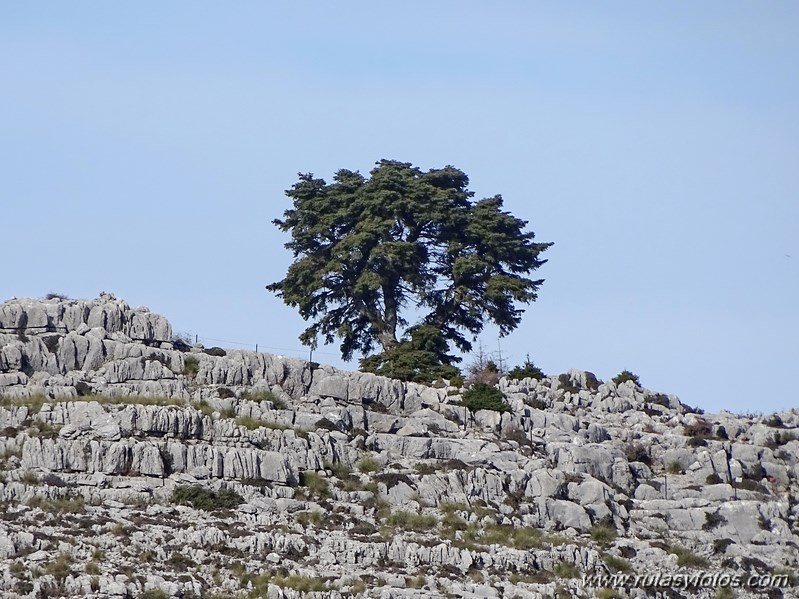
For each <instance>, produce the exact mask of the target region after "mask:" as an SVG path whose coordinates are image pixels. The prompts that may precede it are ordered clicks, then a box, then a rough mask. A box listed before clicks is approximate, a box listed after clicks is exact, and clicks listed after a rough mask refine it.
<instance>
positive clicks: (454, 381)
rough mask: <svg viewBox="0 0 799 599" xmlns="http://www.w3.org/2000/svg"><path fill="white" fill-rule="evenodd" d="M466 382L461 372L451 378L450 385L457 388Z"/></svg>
mask: <svg viewBox="0 0 799 599" xmlns="http://www.w3.org/2000/svg"><path fill="white" fill-rule="evenodd" d="M465 384H466V381H464V380H463V377H462V376H461V375H459V374H456V375H455V376H453V377H452V378H451V379H449V386H450V387H455V388H456V389H461V388H462V387H463V386H464V385H465Z"/></svg>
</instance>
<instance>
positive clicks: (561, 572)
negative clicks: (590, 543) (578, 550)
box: [553, 561, 580, 578]
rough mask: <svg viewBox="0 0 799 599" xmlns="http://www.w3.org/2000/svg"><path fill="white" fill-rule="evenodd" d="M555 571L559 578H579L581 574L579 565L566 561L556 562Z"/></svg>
mask: <svg viewBox="0 0 799 599" xmlns="http://www.w3.org/2000/svg"><path fill="white" fill-rule="evenodd" d="M553 571H554V573H555V576H557V577H558V578H577V577H578V576H579V575H580V569H579V568H578V567H577V566H575V565H574V564H570V563H568V562H564V561H560V562H558V563H557V564H555V568H554V570H553Z"/></svg>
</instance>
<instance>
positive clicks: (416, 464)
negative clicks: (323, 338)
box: [0, 294, 799, 599]
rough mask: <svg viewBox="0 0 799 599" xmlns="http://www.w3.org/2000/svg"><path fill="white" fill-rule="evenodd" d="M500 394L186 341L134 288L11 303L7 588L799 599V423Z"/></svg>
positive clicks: (589, 390)
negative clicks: (482, 402) (130, 301)
mask: <svg viewBox="0 0 799 599" xmlns="http://www.w3.org/2000/svg"><path fill="white" fill-rule="evenodd" d="M499 388H500V390H501V391H502V392H503V393H504V395H505V401H506V402H507V404H508V406H509V407H510V410H509V411H506V412H504V413H499V412H496V411H488V410H480V411H476V412H472V411H470V410H468V409H467V408H465V407H463V406H462V405H460V400H461V399H462V396H461V392H462V390H461V389H456V388H451V387H447V386H446V384H445V383H443V382H442V385H441V386H440V387H439V388H431V387H425V386H421V385H416V384H405V383H401V382H398V381H393V380H389V379H385V378H381V377H378V376H374V375H371V374H363V373H357V372H343V371H339V370H336V369H334V368H331V367H328V366H320V365H318V364H314V363H309V362H305V361H301V360H296V359H286V358H282V357H280V356H274V355H270V354H264V353H255V352H249V351H230V350H228V351H225V350H221V349H219V348H213V349H204V348H203V347H201V346H194V347H188V346H186V345H184V344H181V343H174V342H173V339H172V332H171V327H170V324H169V322H168V321H167V320H166V319H165V318H164V317H162V316H158V315H155V314H152V313H150V312H149V311H148V310H147V309H145V308H136V309H132V308H131V307H130V306H128V305H127V304H126V303H125V302H124V301H121V300H118V299H116V298H114V297H113V296H110V295H105V294H104V295H102V296H101V297H100V298H98V299H96V300H92V301H77V300H64V299H59V298H56V299H52V300H31V299H21V300H17V299H15V300H11V301H8V302H6V303H5V304H3V305H1V306H0V395H1V396H2V399H0V499H1V500H2V509H0V594H2V596H4V597H59V596H69V597H72V596H81V597H83V596H86V597H149V598H151V599H153V598H158V597H216V598H222V597H230V598H234V597H235V598H239V597H241V598H243V597H269V598H270V599H277V598H281V597H285V598H295V597H317V598H322V597H324V598H331V599H333V598H340V597H341V598H343V597H381V598H386V599H389V598H397V599H399V598H408V599H410V598H419V599H422V598H432V597H505V598H508V599H510V598H516V597H518V598H522V599H527V598H531V599H532V598H536V599H538V598H543V597H557V598H564V597H586V598H588V597H601V598H605V599H609V598H611V597H673V598H678V597H694V596H700V597H718V598H721V597H797V596H799V595H797V590H796V587H795V586H793V585H794V580H793V574H794V572H795V571H796V567H797V562H799V545H798V543H799V524H798V523H797V516H798V515H799V508H798V507H797V498H798V497H799V483H797V477H799V440H797V438H799V429H797V427H799V412H798V411H796V410H793V411H790V412H786V413H782V414H779V415H767V416H748V417H744V416H736V415H733V414H730V413H726V412H723V413H721V414H712V415H711V414H699V413H696V412H695V411H694V410H691V409H690V408H687V407H686V406H684V405H682V404H681V403H680V402H679V401H678V399H677V398H676V397H674V396H671V395H663V394H659V393H654V392H651V391H649V390H647V389H644V388H641V387H639V386H636V385H635V384H634V383H633V382H632V381H630V382H625V383H623V384H620V385H616V384H614V383H612V382H604V383H603V382H601V381H598V380H596V378H595V377H594V376H593V375H591V373H588V372H580V371H570V372H568V373H565V374H563V375H560V376H555V377H550V378H544V379H542V380H535V379H526V380H522V381H518V380H516V381H509V380H504V379H503V380H501V381H500V383H499ZM753 409H757V405H756V402H755V400H754V399H753ZM611 575H613V576H611ZM760 575H766V576H760ZM625 576H627V577H628V578H624V577H625ZM714 576H715V578H713V579H712V580H711V578H712V577H714ZM666 577H671V579H670V580H669V579H667V578H666ZM725 582H730V583H732V584H734V583H735V582H738V583H739V584H738V585H735V586H737V587H738V588H726V587H724V586H723V584H725ZM755 585H760V586H762V587H763V588H754V587H755Z"/></svg>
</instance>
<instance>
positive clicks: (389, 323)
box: [378, 285, 399, 351]
mask: <svg viewBox="0 0 799 599" xmlns="http://www.w3.org/2000/svg"><path fill="white" fill-rule="evenodd" d="M395 290H396V287H392V286H390V285H383V304H384V306H385V312H384V314H383V322H382V325H383V326H382V330H381V331H380V333H379V335H378V341H379V342H380V345H381V346H382V347H383V351H388V350H389V349H391V348H392V347H394V346H395V345H397V344H398V343H399V341H397V318H398V307H397V298H396V296H395V293H396V291H395Z"/></svg>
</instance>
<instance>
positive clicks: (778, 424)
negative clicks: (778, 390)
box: [763, 414, 785, 428]
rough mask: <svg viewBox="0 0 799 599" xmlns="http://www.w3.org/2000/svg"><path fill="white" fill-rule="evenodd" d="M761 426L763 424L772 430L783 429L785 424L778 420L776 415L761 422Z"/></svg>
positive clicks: (780, 419)
mask: <svg viewBox="0 0 799 599" xmlns="http://www.w3.org/2000/svg"><path fill="white" fill-rule="evenodd" d="M763 424H765V425H766V426H770V427H772V428H784V427H785V423H784V422H783V421H782V418H780V417H779V415H778V414H772V415H771V416H769V417H768V418H766V419H765V420H764V421H763Z"/></svg>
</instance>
